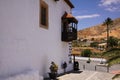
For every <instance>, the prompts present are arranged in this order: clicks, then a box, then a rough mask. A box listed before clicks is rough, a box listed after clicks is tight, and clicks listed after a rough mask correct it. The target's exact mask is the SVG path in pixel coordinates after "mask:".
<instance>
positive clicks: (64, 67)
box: [62, 62, 67, 73]
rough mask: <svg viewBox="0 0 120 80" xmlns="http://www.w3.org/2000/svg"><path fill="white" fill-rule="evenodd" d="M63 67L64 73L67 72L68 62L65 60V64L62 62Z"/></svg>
mask: <svg viewBox="0 0 120 80" xmlns="http://www.w3.org/2000/svg"><path fill="white" fill-rule="evenodd" d="M62 68H63V69H64V73H65V72H66V68H67V63H66V62H64V63H63V64H62Z"/></svg>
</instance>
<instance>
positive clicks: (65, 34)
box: [62, 12, 78, 42]
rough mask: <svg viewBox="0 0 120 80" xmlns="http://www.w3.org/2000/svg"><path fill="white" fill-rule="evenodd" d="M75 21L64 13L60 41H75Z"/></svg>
mask: <svg viewBox="0 0 120 80" xmlns="http://www.w3.org/2000/svg"><path fill="white" fill-rule="evenodd" d="M77 23H78V21H77V19H75V17H73V16H72V15H71V14H68V13H66V12H65V14H64V15H63V17H62V41H66V42H69V41H72V40H76V39H77Z"/></svg>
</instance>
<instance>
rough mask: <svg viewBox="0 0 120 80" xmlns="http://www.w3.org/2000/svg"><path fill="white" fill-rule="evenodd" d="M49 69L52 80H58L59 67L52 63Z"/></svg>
mask: <svg viewBox="0 0 120 80" xmlns="http://www.w3.org/2000/svg"><path fill="white" fill-rule="evenodd" d="M49 69H50V73H49V77H50V79H56V77H57V71H58V65H56V64H55V63H54V62H51V66H50V68H49Z"/></svg>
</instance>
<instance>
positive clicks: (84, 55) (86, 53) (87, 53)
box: [81, 49, 92, 57]
mask: <svg viewBox="0 0 120 80" xmlns="http://www.w3.org/2000/svg"><path fill="white" fill-rule="evenodd" d="M91 54H92V52H91V50H89V49H85V50H83V51H82V53H81V56H82V57H90V55H91Z"/></svg>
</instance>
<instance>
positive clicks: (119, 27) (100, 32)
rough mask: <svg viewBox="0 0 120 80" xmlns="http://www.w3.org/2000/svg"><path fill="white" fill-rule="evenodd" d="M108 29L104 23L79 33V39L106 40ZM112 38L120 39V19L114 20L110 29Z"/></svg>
mask: <svg viewBox="0 0 120 80" xmlns="http://www.w3.org/2000/svg"><path fill="white" fill-rule="evenodd" d="M106 29H107V27H106V26H105V25H103V23H101V24H98V25H95V26H91V27H89V28H85V29H83V30H79V31H78V39H92V38H94V39H102V38H106V35H107V34H106V33H107V32H106ZM109 33H110V36H114V37H117V38H119V39H120V18H116V19H114V20H113V25H112V26H111V27H110V32H109Z"/></svg>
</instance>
